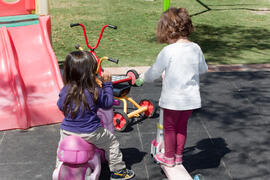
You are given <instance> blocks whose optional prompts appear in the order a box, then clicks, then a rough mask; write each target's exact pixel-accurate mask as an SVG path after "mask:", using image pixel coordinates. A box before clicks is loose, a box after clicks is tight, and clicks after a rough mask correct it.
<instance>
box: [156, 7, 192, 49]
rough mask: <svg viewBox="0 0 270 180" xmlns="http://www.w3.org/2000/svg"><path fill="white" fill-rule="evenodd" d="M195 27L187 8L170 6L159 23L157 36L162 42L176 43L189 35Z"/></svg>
mask: <svg viewBox="0 0 270 180" xmlns="http://www.w3.org/2000/svg"><path fill="white" fill-rule="evenodd" d="M193 30H194V27H193V25H192V21H191V18H190V16H189V14H188V11H187V10H186V9H185V8H169V9H168V10H167V11H165V12H163V13H162V15H161V18H160V20H159V23H158V25H157V32H156V38H157V41H158V42H160V43H169V44H170V43H174V42H176V41H177V40H178V39H179V38H180V37H187V36H189V35H190V34H191V33H192V31H193Z"/></svg>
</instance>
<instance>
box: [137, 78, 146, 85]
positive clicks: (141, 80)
mask: <svg viewBox="0 0 270 180" xmlns="http://www.w3.org/2000/svg"><path fill="white" fill-rule="evenodd" d="M143 83H144V80H143V79H142V78H138V79H136V82H135V85H136V86H142V85H143Z"/></svg>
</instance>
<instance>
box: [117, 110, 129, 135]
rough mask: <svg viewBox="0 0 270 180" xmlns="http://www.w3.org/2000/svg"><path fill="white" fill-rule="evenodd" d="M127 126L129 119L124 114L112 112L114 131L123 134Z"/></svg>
mask: <svg viewBox="0 0 270 180" xmlns="http://www.w3.org/2000/svg"><path fill="white" fill-rule="evenodd" d="M128 124H129V119H128V117H127V115H126V113H120V112H114V115H113V126H114V129H115V130H116V131H119V132H123V131H124V130H125V129H126V127H127V125H128Z"/></svg>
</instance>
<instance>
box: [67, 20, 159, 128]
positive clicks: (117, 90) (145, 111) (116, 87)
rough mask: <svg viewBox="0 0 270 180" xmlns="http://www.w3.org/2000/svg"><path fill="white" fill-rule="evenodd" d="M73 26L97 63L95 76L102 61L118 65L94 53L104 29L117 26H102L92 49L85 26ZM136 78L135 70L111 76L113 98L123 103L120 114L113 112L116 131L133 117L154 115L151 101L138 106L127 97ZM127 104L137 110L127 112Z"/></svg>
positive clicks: (144, 101)
mask: <svg viewBox="0 0 270 180" xmlns="http://www.w3.org/2000/svg"><path fill="white" fill-rule="evenodd" d="M74 26H81V27H82V29H83V33H84V38H85V42H86V45H87V47H88V48H89V49H90V53H91V54H92V55H93V56H94V57H95V58H96V60H97V62H98V69H97V74H99V75H100V74H101V71H102V67H101V63H102V61H103V60H109V61H112V62H115V63H118V60H114V59H112V58H108V57H103V58H101V59H99V58H98V57H97V56H96V54H95V51H94V50H95V49H96V48H97V47H98V45H99V42H100V40H101V37H102V35H103V31H104V29H105V28H107V27H109V28H113V29H117V26H114V25H110V24H107V25H104V26H103V28H102V29H101V32H100V35H99V38H98V41H97V43H96V45H95V46H94V47H92V46H90V45H89V43H88V39H87V34H86V31H85V26H84V25H83V24H80V23H75V24H71V25H70V27H74ZM76 48H77V49H81V50H82V48H81V47H80V45H76ZM138 77H139V75H138V73H137V72H136V71H135V70H128V71H127V73H126V75H123V76H112V83H113V94H114V98H115V99H117V100H119V101H121V102H122V103H123V111H122V112H116V111H114V116H113V125H114V127H115V130H116V131H124V130H125V129H126V127H127V125H128V124H129V123H130V122H131V120H132V119H133V118H134V117H139V116H146V117H152V116H153V115H154V113H155V110H156V106H155V104H154V102H153V101H151V100H148V99H143V100H141V101H140V102H139V104H138V103H136V102H135V101H134V100H133V99H132V98H131V97H128V96H127V95H128V93H129V91H130V88H131V86H132V85H135V82H136V79H137V78H138ZM127 102H130V103H131V104H132V105H134V106H135V107H136V108H137V109H136V110H133V111H131V112H128V107H127Z"/></svg>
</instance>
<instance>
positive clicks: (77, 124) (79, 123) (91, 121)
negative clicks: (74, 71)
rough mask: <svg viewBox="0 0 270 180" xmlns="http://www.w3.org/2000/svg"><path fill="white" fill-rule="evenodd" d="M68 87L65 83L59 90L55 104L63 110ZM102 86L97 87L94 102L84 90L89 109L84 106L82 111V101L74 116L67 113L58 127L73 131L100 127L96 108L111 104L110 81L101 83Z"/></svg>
mask: <svg viewBox="0 0 270 180" xmlns="http://www.w3.org/2000/svg"><path fill="white" fill-rule="evenodd" d="M68 87H69V86H68V85H66V86H64V87H63V88H62V89H61V91H60V94H59V99H58V101H57V106H58V108H59V109H60V110H63V107H64V102H65V99H66V95H67V92H68ZM102 87H103V88H102V89H101V88H99V89H98V100H97V103H96V104H95V103H94V101H93V96H92V95H91V94H90V93H89V92H88V91H87V90H85V91H84V93H85V96H86V100H87V102H88V104H89V107H90V111H89V110H88V109H87V108H84V111H83V103H82V104H81V106H80V108H79V110H78V112H77V114H76V115H75V117H74V118H73V119H71V114H68V115H67V116H66V117H65V118H64V120H63V122H62V123H61V125H60V128H61V129H63V130H66V131H70V132H75V133H91V132H93V131H95V130H96V129H98V128H99V127H101V122H100V119H99V117H98V116H97V109H98V108H103V109H109V108H111V107H112V106H113V87H112V83H111V82H105V83H103V84H102ZM73 108H74V106H73Z"/></svg>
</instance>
